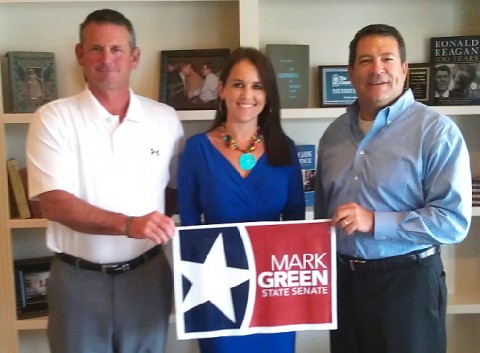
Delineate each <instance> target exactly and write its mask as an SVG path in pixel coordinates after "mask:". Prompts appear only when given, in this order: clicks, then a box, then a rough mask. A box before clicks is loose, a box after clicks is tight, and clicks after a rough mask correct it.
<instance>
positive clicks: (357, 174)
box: [315, 90, 472, 259]
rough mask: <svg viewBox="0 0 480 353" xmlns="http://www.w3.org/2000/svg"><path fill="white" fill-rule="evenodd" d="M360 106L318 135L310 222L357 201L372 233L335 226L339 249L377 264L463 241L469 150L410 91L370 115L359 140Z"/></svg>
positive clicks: (448, 125) (444, 121) (450, 127)
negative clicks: (368, 213)
mask: <svg viewBox="0 0 480 353" xmlns="http://www.w3.org/2000/svg"><path fill="white" fill-rule="evenodd" d="M358 113H359V107H358V103H357V102H355V103H354V104H352V105H351V106H349V107H348V108H347V112H346V113H345V114H343V115H342V116H340V117H339V118H338V119H336V120H335V121H334V122H333V123H332V124H331V125H330V126H329V127H328V128H327V130H326V131H325V134H324V135H323V136H322V137H321V139H320V142H319V147H318V161H317V174H316V180H315V188H316V189H315V218H330V217H331V216H332V215H333V214H334V212H335V209H336V208H337V207H338V206H339V205H342V204H346V203H349V202H355V203H357V204H359V205H361V206H363V207H365V208H366V209H369V210H373V211H374V212H375V227H374V232H373V234H372V233H360V232H355V233H354V234H352V235H346V234H345V233H344V232H343V231H342V230H341V229H339V228H337V251H338V252H339V253H340V254H343V255H349V256H354V257H360V258H364V259H377V258H383V257H387V256H395V255H402V254H405V253H408V252H411V251H414V250H419V249H424V248H427V247H429V246H431V245H433V244H451V243H457V242H460V241H461V240H463V239H464V238H465V237H466V235H467V233H468V229H469V227H470V221H471V213H472V206H471V205H472V186H471V181H472V180H471V171H470V159H469V155H468V150H467V146H466V144H465V141H464V139H463V136H462V134H461V132H460V130H459V129H458V127H457V125H456V124H455V123H454V122H453V121H452V120H451V119H450V118H448V117H447V116H445V115H442V114H440V113H438V112H436V111H435V110H433V109H431V108H429V107H427V106H425V105H423V104H421V103H418V102H416V101H415V100H414V98H413V94H412V92H411V90H408V91H406V92H405V93H404V94H403V95H402V96H401V97H400V98H399V99H398V100H397V101H396V102H395V103H394V104H393V105H391V106H388V107H385V108H384V109H382V110H381V111H380V112H379V113H378V114H377V116H376V118H375V122H374V124H373V126H372V129H371V130H370V132H369V133H368V134H367V135H365V134H364V133H363V132H362V130H360V128H359V125H358V115H359V114H358Z"/></svg>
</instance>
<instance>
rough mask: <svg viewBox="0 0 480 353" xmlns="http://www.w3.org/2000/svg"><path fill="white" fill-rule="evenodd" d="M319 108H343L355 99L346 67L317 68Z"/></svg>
mask: <svg viewBox="0 0 480 353" xmlns="http://www.w3.org/2000/svg"><path fill="white" fill-rule="evenodd" d="M318 83H319V84H318V86H319V91H320V107H323V108H326V107H345V106H348V105H350V104H352V103H353V102H354V101H355V99H357V93H356V91H355V88H353V85H352V83H351V82H350V77H349V76H348V67H347V65H337V66H330V65H329V66H319V67H318Z"/></svg>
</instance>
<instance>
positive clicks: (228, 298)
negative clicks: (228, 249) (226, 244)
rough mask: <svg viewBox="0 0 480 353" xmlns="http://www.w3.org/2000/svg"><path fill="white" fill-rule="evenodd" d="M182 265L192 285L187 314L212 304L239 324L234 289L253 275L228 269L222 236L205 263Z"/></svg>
mask: <svg viewBox="0 0 480 353" xmlns="http://www.w3.org/2000/svg"><path fill="white" fill-rule="evenodd" d="M180 265H181V268H180V272H181V273H182V274H183V275H184V276H185V277H187V278H188V280H189V281H190V282H191V283H192V286H191V287H190V291H189V292H188V294H187V296H186V297H185V299H184V301H183V303H182V309H183V312H186V311H188V310H190V309H192V308H194V307H196V306H198V305H200V304H203V303H206V302H207V301H210V302H211V303H212V304H213V305H215V306H216V307H217V308H218V309H219V310H220V311H222V312H223V314H224V315H225V316H226V317H227V318H229V319H230V320H231V321H232V322H236V319H235V311H234V309H233V299H232V292H231V291H230V288H233V287H236V286H238V285H239V284H242V283H244V282H246V281H248V280H249V278H250V277H249V276H250V275H249V271H248V270H244V269H240V268H233V267H227V262H226V260H225V251H224V248H223V235H222V233H220V234H219V235H218V238H217V239H216V240H215V243H214V244H213V246H212V248H211V249H210V252H209V253H208V255H207V258H206V259H205V262H204V263H203V264H202V263H197V262H190V261H181V262H180Z"/></svg>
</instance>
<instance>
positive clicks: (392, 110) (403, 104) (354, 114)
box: [347, 89, 415, 126]
mask: <svg viewBox="0 0 480 353" xmlns="http://www.w3.org/2000/svg"><path fill="white" fill-rule="evenodd" d="M414 100H415V99H414V97H413V92H412V90H411V89H408V90H406V91H405V92H404V93H403V94H402V95H401V96H400V98H398V99H397V100H396V101H395V102H394V103H393V104H392V105H389V106H386V107H385V108H383V109H382V110H380V111H379V112H378V114H377V116H376V117H375V125H377V126H378V124H381V125H383V126H388V125H390V124H391V123H392V121H394V120H395V119H396V118H397V117H398V116H400V113H402V112H403V111H405V109H406V108H407V107H408V106H410V105H411V104H412V102H413V101H414ZM359 111H360V106H359V105H358V100H356V101H355V102H354V103H353V104H352V105H350V106H349V107H347V113H348V116H349V119H350V122H351V123H353V124H356V125H358V114H359Z"/></svg>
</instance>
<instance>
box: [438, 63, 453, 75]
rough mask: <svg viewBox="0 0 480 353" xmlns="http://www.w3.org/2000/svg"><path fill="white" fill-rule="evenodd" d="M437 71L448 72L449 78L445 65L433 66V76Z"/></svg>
mask: <svg viewBox="0 0 480 353" xmlns="http://www.w3.org/2000/svg"><path fill="white" fill-rule="evenodd" d="M438 71H446V72H448V76H450V68H449V67H448V66H447V65H439V66H435V74H436V73H437V72H438Z"/></svg>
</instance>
